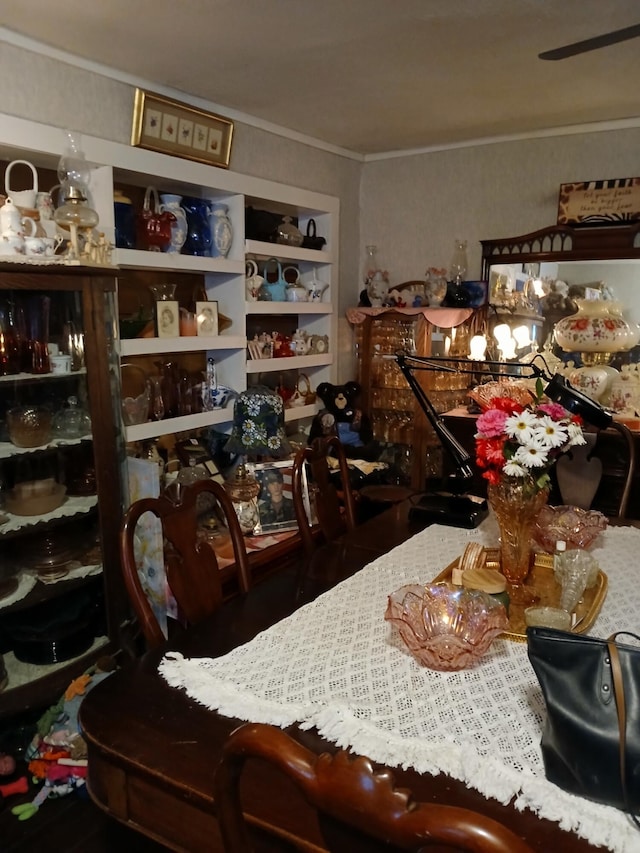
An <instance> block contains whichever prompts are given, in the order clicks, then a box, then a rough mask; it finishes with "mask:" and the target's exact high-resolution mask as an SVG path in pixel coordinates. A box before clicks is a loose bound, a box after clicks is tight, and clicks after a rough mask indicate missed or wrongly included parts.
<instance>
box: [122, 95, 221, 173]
mask: <svg viewBox="0 0 640 853" xmlns="http://www.w3.org/2000/svg"><path fill="white" fill-rule="evenodd" d="M232 137H233V122H232V121H229V119H226V118H223V117H222V116H219V115H216V114H215V113H209V112H204V110H198V109H196V108H195V107H191V106H189V105H188V104H183V103H181V102H180V101H174V100H172V99H171V98H165V97H163V96H162V95H154V94H153V93H152V92H145V91H144V89H136V94H135V101H134V106H133V127H132V129H131V144H132V145H135V146H136V147H138V148H148V149H149V150H150V151H159V152H161V153H162V154H172V155H173V156H175V157H184V158H185V159H187V160H197V161H198V162H200V163H207V164H208V165H209V166H221V167H222V168H224V169H226V168H228V166H229V159H230V157H231V139H232Z"/></svg>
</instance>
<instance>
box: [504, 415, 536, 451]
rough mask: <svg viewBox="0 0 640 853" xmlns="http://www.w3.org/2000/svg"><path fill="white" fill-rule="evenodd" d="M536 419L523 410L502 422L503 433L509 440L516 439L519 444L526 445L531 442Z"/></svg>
mask: <svg viewBox="0 0 640 853" xmlns="http://www.w3.org/2000/svg"><path fill="white" fill-rule="evenodd" d="M536 423H537V418H536V416H535V415H534V414H533V412H530V411H529V409H524V410H523V411H522V412H519V413H518V414H517V415H510V416H509V417H508V418H507V419H506V421H505V422H504V431H505V432H506V434H507V435H508V436H509V438H515V439H517V440H518V441H519V442H520V444H526V443H527V442H528V441H530V440H531V436H532V434H533V428H534V426H535V425H536Z"/></svg>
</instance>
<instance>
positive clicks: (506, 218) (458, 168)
mask: <svg viewBox="0 0 640 853" xmlns="http://www.w3.org/2000/svg"><path fill="white" fill-rule="evenodd" d="M639 152H640V128H632V129H626V130H615V131H601V132H597V133H584V134H577V135H568V136H557V137H553V138H551V137H549V138H541V139H528V140H521V141H514V142H500V143H495V144H487V145H477V146H473V147H468V148H458V149H453V150H449V151H436V152H431V153H427V154H418V155H414V156H407V157H403V158H401V159H386V160H378V161H373V162H368V163H366V164H365V166H364V169H363V176H362V187H361V191H360V207H361V211H362V212H361V219H360V245H361V247H362V252H361V260H360V265H361V266H362V264H363V261H364V246H365V245H366V244H368V243H373V244H376V245H377V246H378V254H379V255H380V257H381V259H384V265H385V266H386V267H388V269H389V272H390V276H391V282H392V284H393V282H394V281H395V282H396V283H400V282H403V281H409V280H411V279H417V278H422V276H423V275H424V272H425V269H426V268H427V267H428V266H445V267H448V266H449V263H450V260H451V256H452V254H453V243H454V239H455V238H456V237H459V238H461V239H465V240H466V241H467V255H468V260H469V272H468V274H467V278H469V279H477V278H479V276H480V266H481V264H480V259H481V246H480V242H479V241H480V240H488V239H493V238H497V237H511V236H517V235H519V234H527V233H529V232H530V231H535V230H537V229H538V228H543V227H545V226H547V225H553V224H554V223H555V221H556V216H557V204H558V190H559V188H560V184H561V183H566V182H569V181H587V180H593V179H598V178H626V177H635V176H637V175H638V174H640V153H639Z"/></svg>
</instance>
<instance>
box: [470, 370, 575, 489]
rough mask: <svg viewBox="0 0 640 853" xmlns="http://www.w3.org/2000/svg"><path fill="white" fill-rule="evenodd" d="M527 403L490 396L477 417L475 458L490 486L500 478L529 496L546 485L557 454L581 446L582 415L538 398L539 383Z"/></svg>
mask: <svg viewBox="0 0 640 853" xmlns="http://www.w3.org/2000/svg"><path fill="white" fill-rule="evenodd" d="M536 390H537V395H536V397H535V398H534V399H533V400H532V402H531V403H530V404H523V403H522V402H521V401H518V400H516V399H513V398H511V397H494V398H493V399H492V400H491V403H490V407H489V408H487V409H486V410H485V411H484V412H483V413H482V414H481V415H479V417H478V421H477V429H478V431H477V433H476V436H475V439H476V462H477V464H478V467H479V468H481V469H482V471H483V473H482V476H483V477H484V478H485V479H486V480H488V482H489V484H490V485H493V486H496V485H498V484H499V483H500V482H501V481H502V480H503V479H504V478H505V477H509V478H513V479H514V481H519V482H521V483H522V485H523V486H526V487H527V491H529V492H530V493H531V494H532V495H533V494H536V493H537V492H539V491H541V490H542V489H546V488H547V486H548V485H549V479H550V477H549V471H550V469H551V466H552V465H553V463H554V462H555V460H556V459H557V458H558V456H559V455H560V454H561V453H564V452H565V451H567V450H568V449H569V448H570V447H573V446H574V445H579V444H586V440H585V438H584V435H583V433H582V419H581V418H580V417H579V416H577V415H572V414H570V413H569V412H567V410H566V409H565V408H564V407H563V406H560V405H559V404H558V403H552V402H542V397H543V394H542V383H541V382H539V383H538V388H537V389H536Z"/></svg>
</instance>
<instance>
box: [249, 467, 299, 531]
mask: <svg viewBox="0 0 640 853" xmlns="http://www.w3.org/2000/svg"><path fill="white" fill-rule="evenodd" d="M253 475H254V477H255V478H256V480H257V481H258V483H259V485H260V492H259V493H258V513H259V515H260V527H261V529H262V533H274V532H280V531H283V530H297V529H298V523H297V521H296V515H295V510H294V508H293V491H292V480H293V462H292V461H291V460H290V459H286V460H284V461H282V462H261V463H258V464H256V465H254V466H253Z"/></svg>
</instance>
